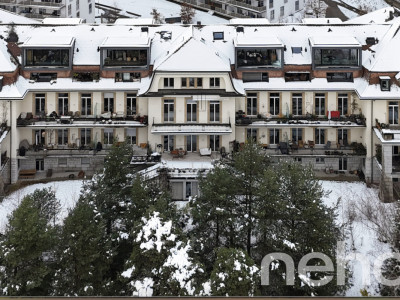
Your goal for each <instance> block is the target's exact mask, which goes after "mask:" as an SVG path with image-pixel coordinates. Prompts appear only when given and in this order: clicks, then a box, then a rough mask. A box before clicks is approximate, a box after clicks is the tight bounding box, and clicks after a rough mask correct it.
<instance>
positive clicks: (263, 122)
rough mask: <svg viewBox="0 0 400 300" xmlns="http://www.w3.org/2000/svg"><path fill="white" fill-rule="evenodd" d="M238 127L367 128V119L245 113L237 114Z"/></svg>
mask: <svg viewBox="0 0 400 300" xmlns="http://www.w3.org/2000/svg"><path fill="white" fill-rule="evenodd" d="M235 123H236V125H238V126H248V125H253V126H254V125H259V126H271V127H281V126H282V127H286V126H294V127H299V125H301V127H321V126H323V127H365V126H366V123H365V118H364V117H363V116H362V115H350V116H341V117H339V118H331V119H329V118H328V117H327V116H315V115H310V114H308V115H301V116H291V115H289V116H288V117H275V116H271V117H265V116H262V115H260V114H259V115H257V116H246V115H245V114H244V112H243V111H238V112H236V122H235Z"/></svg>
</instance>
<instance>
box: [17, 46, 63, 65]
mask: <svg viewBox="0 0 400 300" xmlns="http://www.w3.org/2000/svg"><path fill="white" fill-rule="evenodd" d="M25 51H26V58H25V66H27V67H35V66H40V67H47V66H49V67H69V49H26V50H25Z"/></svg>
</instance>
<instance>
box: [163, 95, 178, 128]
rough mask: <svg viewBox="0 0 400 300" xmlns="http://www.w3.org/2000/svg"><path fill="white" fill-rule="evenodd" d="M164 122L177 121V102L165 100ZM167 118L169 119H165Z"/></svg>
mask: <svg viewBox="0 0 400 300" xmlns="http://www.w3.org/2000/svg"><path fill="white" fill-rule="evenodd" d="M163 105H164V116H163V117H164V122H165V123H173V122H174V121H175V100H174V99H164V103H163ZM165 117H167V118H165Z"/></svg>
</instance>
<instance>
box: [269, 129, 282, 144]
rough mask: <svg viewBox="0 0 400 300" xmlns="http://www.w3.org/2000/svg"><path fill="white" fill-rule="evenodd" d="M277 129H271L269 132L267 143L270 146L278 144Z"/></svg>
mask: <svg viewBox="0 0 400 300" xmlns="http://www.w3.org/2000/svg"><path fill="white" fill-rule="evenodd" d="M279 135H280V134H279V129H276V128H271V129H270V130H269V143H270V145H277V144H279Z"/></svg>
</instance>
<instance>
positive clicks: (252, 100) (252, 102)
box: [246, 93, 258, 116]
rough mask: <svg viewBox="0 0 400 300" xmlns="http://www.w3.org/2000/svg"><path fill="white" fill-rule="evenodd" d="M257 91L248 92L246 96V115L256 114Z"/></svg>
mask: <svg viewBox="0 0 400 300" xmlns="http://www.w3.org/2000/svg"><path fill="white" fill-rule="evenodd" d="M257 96H258V95H257V93H248V94H247V97H246V101H247V115H248V116H256V115H257Z"/></svg>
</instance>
